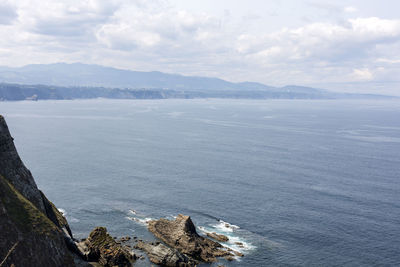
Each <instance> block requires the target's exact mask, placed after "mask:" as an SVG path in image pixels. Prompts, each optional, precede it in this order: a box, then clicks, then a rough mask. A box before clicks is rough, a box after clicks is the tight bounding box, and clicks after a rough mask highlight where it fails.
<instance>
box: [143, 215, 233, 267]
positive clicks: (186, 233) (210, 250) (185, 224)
mask: <svg viewBox="0 0 400 267" xmlns="http://www.w3.org/2000/svg"><path fill="white" fill-rule="evenodd" d="M148 229H149V231H150V232H152V233H153V234H154V235H155V236H156V237H157V238H159V239H161V240H162V241H164V242H165V243H166V244H167V245H169V246H170V247H173V248H176V249H177V250H179V251H180V252H181V253H183V254H186V255H188V256H190V257H192V258H194V259H196V260H199V261H205V262H215V261H216V260H217V257H228V256H233V254H232V253H230V252H229V251H227V250H225V249H224V247H223V246H222V245H221V244H220V243H218V242H215V241H213V240H211V239H208V238H205V237H202V236H200V235H199V234H198V233H197V232H196V227H195V226H194V224H193V222H192V220H191V219H190V217H189V216H184V215H182V214H179V215H178V216H177V218H176V219H175V220H174V221H170V220H167V219H160V220H154V221H150V222H149V223H148Z"/></svg>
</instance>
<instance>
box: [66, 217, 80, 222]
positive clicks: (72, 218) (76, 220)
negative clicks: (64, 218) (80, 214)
mask: <svg viewBox="0 0 400 267" xmlns="http://www.w3.org/2000/svg"><path fill="white" fill-rule="evenodd" d="M68 221H70V222H74V223H76V222H80V220H79V219H77V218H75V217H70V218H68Z"/></svg>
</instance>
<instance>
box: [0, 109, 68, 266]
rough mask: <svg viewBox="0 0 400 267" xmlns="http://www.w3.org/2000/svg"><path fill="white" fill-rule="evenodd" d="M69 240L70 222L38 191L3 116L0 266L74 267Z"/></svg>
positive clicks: (0, 136) (0, 125)
mask: <svg viewBox="0 0 400 267" xmlns="http://www.w3.org/2000/svg"><path fill="white" fill-rule="evenodd" d="M68 240H72V233H71V230H70V228H69V226H68V223H67V220H66V219H65V218H64V216H63V215H62V214H61V213H60V212H59V211H58V210H57V208H56V207H55V205H54V204H53V203H51V202H50V201H49V200H48V199H47V198H46V196H45V195H44V194H43V193H42V192H41V191H40V190H39V189H38V187H37V185H36V183H35V180H34V179H33V177H32V174H31V172H30V171H29V170H28V169H27V168H26V167H25V165H24V164H23V162H22V161H21V159H20V157H19V155H18V153H17V150H16V148H15V145H14V139H13V138H12V137H11V135H10V132H9V130H8V127H7V124H6V122H5V120H4V117H3V116H1V115H0V266H1V267H5V266H12V264H14V265H15V266H60V267H61V266H75V263H74V257H73V254H72V253H71V252H70V250H69V249H68V247H67V244H68ZM71 244H73V243H71Z"/></svg>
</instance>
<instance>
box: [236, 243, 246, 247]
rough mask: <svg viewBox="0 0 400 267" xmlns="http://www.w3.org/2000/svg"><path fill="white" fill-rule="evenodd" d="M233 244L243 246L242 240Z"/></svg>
mask: <svg viewBox="0 0 400 267" xmlns="http://www.w3.org/2000/svg"><path fill="white" fill-rule="evenodd" d="M235 244H236V245H238V247H240V248H244V244H243V243H242V242H235Z"/></svg>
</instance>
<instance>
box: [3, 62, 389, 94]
mask: <svg viewBox="0 0 400 267" xmlns="http://www.w3.org/2000/svg"><path fill="white" fill-rule="evenodd" d="M97 97H105V98H212V97H215V98H255V99H265V98H285V99H286V98H288V99H293V98H300V99H315V98H316V99H330V98H377V97H379V98H382V97H387V96H380V95H369V94H368V95H367V94H344V93H334V92H330V91H327V90H323V89H316V88H310V87H302V86H285V87H272V86H268V85H265V84H261V83H255V82H242V83H232V82H228V81H225V80H222V79H218V78H208V77H195V76H183V75H178V74H167V73H162V72H158V71H153V72H142V71H130V70H121V69H116V68H111V67H104V66H99V65H87V64H81V63H73V64H66V63H56V64H35V65H27V66H24V67H20V68H10V67H0V100H24V99H32V100H37V99H76V98H97Z"/></svg>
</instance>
